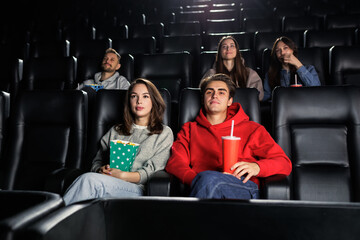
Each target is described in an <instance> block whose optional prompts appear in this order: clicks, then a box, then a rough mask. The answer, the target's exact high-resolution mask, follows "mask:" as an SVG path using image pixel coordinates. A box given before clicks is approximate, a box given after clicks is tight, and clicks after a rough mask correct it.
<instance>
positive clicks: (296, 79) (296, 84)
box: [295, 74, 297, 85]
mask: <svg viewBox="0 0 360 240" xmlns="http://www.w3.org/2000/svg"><path fill="white" fill-rule="evenodd" d="M295 84H296V85H297V75H296V74H295Z"/></svg>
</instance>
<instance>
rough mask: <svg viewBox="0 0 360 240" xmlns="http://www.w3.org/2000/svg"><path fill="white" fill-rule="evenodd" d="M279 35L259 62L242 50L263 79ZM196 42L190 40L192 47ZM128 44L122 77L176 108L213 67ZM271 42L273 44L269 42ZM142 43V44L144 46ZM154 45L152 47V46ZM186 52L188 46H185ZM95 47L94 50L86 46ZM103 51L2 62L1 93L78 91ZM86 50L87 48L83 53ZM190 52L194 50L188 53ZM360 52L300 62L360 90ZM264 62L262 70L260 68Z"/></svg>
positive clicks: (325, 52)
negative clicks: (148, 84) (145, 83)
mask: <svg viewBox="0 0 360 240" xmlns="http://www.w3.org/2000/svg"><path fill="white" fill-rule="evenodd" d="M273 37H275V35H271V36H269V38H266V37H265V36H263V38H261V39H262V40H263V41H264V44H263V45H261V47H262V48H263V51H262V52H261V53H262V54H261V55H260V56H257V54H259V53H260V52H258V53H256V52H255V51H253V50H249V49H245V50H241V54H242V56H243V58H244V60H245V62H246V65H247V66H248V67H250V68H252V69H255V70H257V71H258V73H259V75H260V76H261V78H262V79H263V78H264V76H265V73H266V72H267V69H268V66H269V56H270V49H269V48H268V47H269V46H268V45H266V43H265V42H266V39H268V40H269V41H268V44H271V41H272V39H273ZM191 39H193V38H188V40H189V41H187V42H188V43H189V44H190V43H193V41H190V40H191ZM138 40H139V41H124V42H123V44H124V45H126V47H124V45H123V48H120V49H117V50H118V51H119V52H120V53H121V54H122V59H121V64H122V67H121V68H120V74H121V75H123V76H125V77H126V78H127V79H128V80H129V81H132V80H133V79H135V78H138V77H144V78H147V79H149V80H151V81H153V82H154V83H155V84H156V86H157V87H159V88H167V89H168V90H169V91H170V93H171V96H172V102H173V103H177V102H178V100H179V94H180V91H181V89H183V88H185V87H198V84H199V81H200V79H201V77H202V76H203V75H204V74H205V72H206V71H207V70H208V69H210V68H211V67H212V66H213V63H214V60H215V56H216V52H215V51H203V52H200V53H198V54H195V55H193V54H190V53H189V52H172V51H171V50H172V49H173V50H174V51H176V49H175V48H177V46H178V45H177V43H178V42H177V40H176V41H174V42H173V44H172V46H173V47H174V48H172V47H171V46H169V48H168V51H166V52H168V53H156V54H139V52H135V54H133V55H130V54H126V53H123V51H126V50H133V51H136V50H138V51H142V50H144V51H146V49H147V47H148V46H153V45H152V44H151V43H154V41H153V40H154V39H153V38H150V39H147V40H150V42H147V41H145V39H142V40H144V41H141V40H140V39H138ZM270 40H271V41H270ZM141 42H142V44H141ZM148 43H150V44H148ZM183 44H184V45H183V46H185V41H183ZM87 46H88V47H90V46H89V45H87ZM103 47H104V46H102V45H100V47H97V48H96V47H95V45H92V49H93V52H92V54H94V55H93V56H80V57H78V58H75V57H56V56H54V57H50V56H43V57H37V58H30V59H28V60H27V61H25V62H23V61H21V60H19V59H15V60H12V61H9V59H3V61H2V64H1V65H0V69H2V72H3V74H4V75H3V79H2V80H1V81H0V83H1V87H2V90H4V91H9V92H10V93H11V94H12V96H16V94H17V92H18V91H19V89H20V90H21V89H27V90H34V89H74V88H76V87H77V85H78V83H82V82H83V81H84V80H86V79H93V76H94V74H95V73H96V72H99V71H101V68H100V62H101V59H102V55H103V53H104V49H106V48H103ZM83 49H85V48H83ZM188 50H190V49H188ZM359 54H360V47H355V46H336V47H331V48H328V47H311V48H300V49H299V59H300V61H302V63H303V64H305V65H313V66H315V69H316V70H317V72H318V75H319V78H320V81H321V83H322V85H345V84H354V85H358V84H359V81H358V76H359V72H360V68H359V66H360V64H359V58H358V55H359ZM257 58H260V60H259V62H260V65H258V64H257V62H258V61H257V60H256V59H257Z"/></svg>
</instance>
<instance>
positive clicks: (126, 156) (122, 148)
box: [110, 140, 139, 172]
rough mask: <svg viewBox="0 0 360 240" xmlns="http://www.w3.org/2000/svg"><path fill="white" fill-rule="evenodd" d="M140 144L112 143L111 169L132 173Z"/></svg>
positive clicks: (118, 141)
mask: <svg viewBox="0 0 360 240" xmlns="http://www.w3.org/2000/svg"><path fill="white" fill-rule="evenodd" d="M138 149H139V144H137V143H132V142H128V141H123V140H111V141H110V168H117V169H120V170H121V171H125V172H130V171H131V168H132V165H133V163H134V160H135V156H136V154H137V151H138Z"/></svg>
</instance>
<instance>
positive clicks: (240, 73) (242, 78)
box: [215, 36, 249, 88]
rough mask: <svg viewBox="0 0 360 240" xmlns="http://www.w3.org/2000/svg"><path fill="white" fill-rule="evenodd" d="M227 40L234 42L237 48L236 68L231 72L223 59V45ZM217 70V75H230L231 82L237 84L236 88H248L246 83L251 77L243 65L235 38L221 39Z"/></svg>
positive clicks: (225, 37)
mask: <svg viewBox="0 0 360 240" xmlns="http://www.w3.org/2000/svg"><path fill="white" fill-rule="evenodd" d="M226 39H231V40H233V41H234V43H235V47H236V57H235V59H234V67H233V69H232V70H231V71H228V70H227V68H226V67H225V65H224V62H223V58H222V56H221V45H222V43H223V42H224V41H225V40H226ZM215 70H216V73H224V74H226V75H228V76H229V77H230V78H231V80H232V81H233V82H234V83H235V85H236V86H238V87H240V88H245V87H246V82H247V79H248V76H249V72H248V70H247V69H246V67H245V65H244V63H243V59H242V56H241V52H240V48H239V44H238V42H237V41H236V40H235V38H234V37H232V36H224V37H222V38H221V39H220V41H219V44H218V48H217V54H216V60H215Z"/></svg>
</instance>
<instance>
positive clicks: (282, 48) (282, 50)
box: [275, 41, 294, 63]
mask: <svg viewBox="0 0 360 240" xmlns="http://www.w3.org/2000/svg"><path fill="white" fill-rule="evenodd" d="M275 53H276V57H277V59H278V60H279V61H280V62H281V63H284V57H285V56H289V55H291V54H293V53H294V51H293V50H292V49H291V48H290V47H289V46H288V45H286V44H285V43H284V42H283V41H279V42H278V43H277V45H276V48H275Z"/></svg>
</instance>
